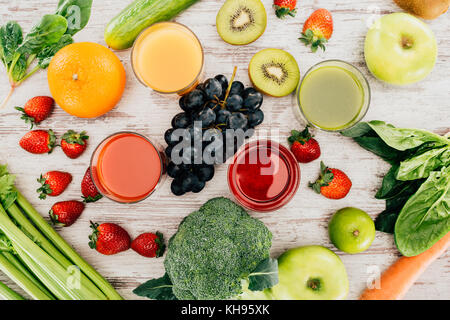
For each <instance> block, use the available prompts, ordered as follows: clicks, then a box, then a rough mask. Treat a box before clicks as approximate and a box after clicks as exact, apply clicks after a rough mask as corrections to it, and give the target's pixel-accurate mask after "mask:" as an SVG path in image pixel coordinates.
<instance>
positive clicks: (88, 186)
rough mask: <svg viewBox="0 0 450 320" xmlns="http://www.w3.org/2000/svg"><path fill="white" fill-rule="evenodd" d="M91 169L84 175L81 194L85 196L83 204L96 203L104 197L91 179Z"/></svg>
mask: <svg viewBox="0 0 450 320" xmlns="http://www.w3.org/2000/svg"><path fill="white" fill-rule="evenodd" d="M90 169H91V168H90V167H89V168H87V170H86V173H85V174H84V177H83V180H82V181H81V193H82V194H83V199H84V200H83V202H86V203H88V202H95V201H97V200H100V199H101V198H103V196H102V195H101V194H100V192H98V190H97V188H96V187H95V185H94V182H93V181H92V177H91V170H90Z"/></svg>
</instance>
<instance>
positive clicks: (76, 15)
mask: <svg viewBox="0 0 450 320" xmlns="http://www.w3.org/2000/svg"><path fill="white" fill-rule="evenodd" d="M91 7H92V0H60V1H59V3H58V8H57V9H56V14H59V15H61V16H63V17H64V18H66V19H67V30H66V33H67V34H69V35H72V36H73V35H74V34H75V33H77V32H78V31H80V30H81V29H83V28H84V27H85V26H86V25H87V23H88V22H89V18H90V16H91Z"/></svg>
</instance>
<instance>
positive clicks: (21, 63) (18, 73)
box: [9, 53, 28, 82]
mask: <svg viewBox="0 0 450 320" xmlns="http://www.w3.org/2000/svg"><path fill="white" fill-rule="evenodd" d="M16 59H17V60H13V63H12V64H11V66H10V67H11V69H10V70H9V75H10V78H11V80H12V81H14V82H19V81H20V80H22V78H23V77H25V75H26V73H27V67H28V64H27V59H26V58H25V56H23V55H19V54H18V53H17V56H16Z"/></svg>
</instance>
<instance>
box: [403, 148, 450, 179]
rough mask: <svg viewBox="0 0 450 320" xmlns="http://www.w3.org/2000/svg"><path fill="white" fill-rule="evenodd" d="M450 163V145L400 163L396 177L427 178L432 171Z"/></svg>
mask: <svg viewBox="0 0 450 320" xmlns="http://www.w3.org/2000/svg"><path fill="white" fill-rule="evenodd" d="M449 165H450V147H448V146H446V147H441V148H437V149H431V150H428V151H426V152H424V153H422V154H418V155H416V156H413V157H411V158H409V159H407V160H405V161H402V162H401V163H400V167H399V169H398V172H397V175H396V179H397V180H402V181H406V180H416V179H422V178H427V177H428V176H429V175H430V173H431V172H432V171H435V170H436V169H440V168H442V167H445V166H449Z"/></svg>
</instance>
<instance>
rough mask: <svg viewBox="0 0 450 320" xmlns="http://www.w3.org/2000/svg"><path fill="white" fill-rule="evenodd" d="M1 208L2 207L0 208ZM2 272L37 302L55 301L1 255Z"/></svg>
mask: <svg viewBox="0 0 450 320" xmlns="http://www.w3.org/2000/svg"><path fill="white" fill-rule="evenodd" d="M0 208H1V207H0ZM0 214H1V213H0ZM0 270H1V271H3V273H5V274H6V275H7V276H8V277H9V278H10V279H11V280H12V281H14V282H15V283H16V284H17V285H18V286H20V287H21V288H22V289H23V290H24V291H25V292H26V293H28V294H29V295H30V296H31V297H32V298H33V299H36V300H53V299H52V298H51V297H49V296H48V295H46V294H45V293H44V292H43V291H42V290H40V289H39V287H37V286H36V285H35V284H34V283H33V282H32V281H31V280H30V279H29V278H28V277H27V276H25V275H24V274H23V273H22V272H20V271H19V270H18V269H17V268H16V267H14V265H13V264H12V263H10V262H9V261H8V259H6V258H5V257H4V256H3V254H0Z"/></svg>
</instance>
